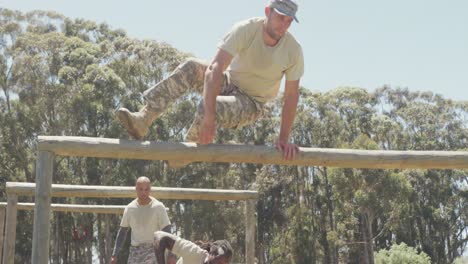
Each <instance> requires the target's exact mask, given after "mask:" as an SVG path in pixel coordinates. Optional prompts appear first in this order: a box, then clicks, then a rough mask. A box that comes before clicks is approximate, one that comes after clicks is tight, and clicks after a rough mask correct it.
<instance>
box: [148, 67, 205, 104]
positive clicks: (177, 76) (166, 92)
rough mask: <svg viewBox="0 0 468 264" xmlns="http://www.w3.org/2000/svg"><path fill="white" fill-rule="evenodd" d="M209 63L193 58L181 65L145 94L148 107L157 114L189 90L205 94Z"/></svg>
mask: <svg viewBox="0 0 468 264" xmlns="http://www.w3.org/2000/svg"><path fill="white" fill-rule="evenodd" d="M207 67H208V63H207V62H205V61H203V60H199V59H195V58H191V59H188V60H187V61H185V62H184V63H182V64H180V65H179V66H178V67H177V68H176V69H175V70H174V71H173V72H172V73H171V75H170V76H169V77H168V78H166V79H164V80H162V81H160V82H159V83H158V84H156V85H155V86H153V87H151V88H149V89H148V90H146V91H145V92H144V93H143V96H144V98H145V102H146V105H147V106H148V107H149V108H150V109H151V111H153V112H156V113H162V112H164V111H165V110H166V109H167V108H168V107H170V106H171V105H172V104H173V103H174V101H175V100H177V99H178V98H179V97H181V96H182V95H184V94H185V93H186V92H188V91H189V90H192V89H194V90H196V91H198V92H200V93H202V92H203V83H204V78H205V71H206V68H207Z"/></svg>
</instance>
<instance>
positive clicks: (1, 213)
mask: <svg viewBox="0 0 468 264" xmlns="http://www.w3.org/2000/svg"><path fill="white" fill-rule="evenodd" d="M4 230H5V206H0V263H3V262H2V260H3V254H2V253H3V241H4V238H5V235H4V234H5V233H4Z"/></svg>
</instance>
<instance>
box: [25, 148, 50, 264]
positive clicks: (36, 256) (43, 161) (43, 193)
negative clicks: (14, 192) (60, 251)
mask: <svg viewBox="0 0 468 264" xmlns="http://www.w3.org/2000/svg"><path fill="white" fill-rule="evenodd" d="M54 157H55V154H54V153H52V152H48V151H39V152H38V156H37V165H36V206H35V209H34V229H33V248H32V259H31V263H33V264H47V263H48V262H49V238H50V197H51V188H52V173H53V167H54V165H53V162H54Z"/></svg>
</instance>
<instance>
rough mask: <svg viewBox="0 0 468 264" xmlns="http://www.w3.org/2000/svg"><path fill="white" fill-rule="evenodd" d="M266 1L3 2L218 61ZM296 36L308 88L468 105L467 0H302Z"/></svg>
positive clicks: (1, 2) (0, 3) (2, 3)
mask: <svg viewBox="0 0 468 264" xmlns="http://www.w3.org/2000/svg"><path fill="white" fill-rule="evenodd" d="M265 4H266V0H234V1H226V0H196V1H194V0H183V1H182V0H165V1H162V0H138V1H128V0H125V1H124V0H78V1H64V0H40V1H37V0H8V1H7V0H0V7H4V8H8V9H15V10H20V11H23V12H24V11H31V10H34V9H40V10H54V11H57V12H59V13H62V14H64V15H66V16H68V17H73V18H85V19H89V20H93V21H97V22H106V23H108V24H109V25H111V26H112V28H122V29H124V30H125V31H126V32H127V33H128V35H129V36H131V37H135V38H139V39H154V40H159V41H165V42H168V43H170V44H171V45H173V46H174V47H176V48H178V49H179V50H182V51H185V52H190V53H192V54H193V55H195V56H197V57H200V58H204V59H207V60H210V59H211V57H212V56H213V55H214V53H215V51H216V43H217V42H218V41H219V39H220V38H221V37H222V36H223V35H224V34H225V33H226V32H227V31H228V30H229V29H230V28H231V26H232V24H233V23H235V22H237V21H240V20H243V19H247V18H249V17H253V16H263V15H264V11H263V10H264V6H265ZM299 4H300V7H299V12H298V18H299V21H300V23H299V24H295V23H294V24H293V25H292V27H291V29H290V31H291V32H292V33H293V34H294V35H295V37H296V38H297V39H298V40H299V41H300V42H301V44H302V47H303V50H304V55H305V65H306V70H305V74H304V77H303V79H302V82H301V84H302V85H303V86H305V87H307V88H310V89H313V90H320V91H328V90H331V89H333V88H336V87H338V86H355V87H362V88H366V89H369V90H373V89H375V88H378V87H381V86H382V85H390V86H391V87H407V88H409V89H410V90H413V91H416V90H424V91H433V92H435V93H440V94H442V95H444V96H445V97H447V98H452V99H456V100H468V31H467V26H468V15H467V14H468V1H467V0H448V1H442V0H410V1H408V0H392V1H375V0H353V1H346V0H341V1H340V0H322V1H318V0H299Z"/></svg>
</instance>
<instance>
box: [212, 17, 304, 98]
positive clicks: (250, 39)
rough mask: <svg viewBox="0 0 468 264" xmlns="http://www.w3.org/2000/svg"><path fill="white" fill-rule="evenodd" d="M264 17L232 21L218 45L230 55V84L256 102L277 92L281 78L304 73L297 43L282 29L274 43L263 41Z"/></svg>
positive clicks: (272, 96)
mask: <svg viewBox="0 0 468 264" xmlns="http://www.w3.org/2000/svg"><path fill="white" fill-rule="evenodd" d="M264 22H265V18H251V19H248V20H245V21H242V22H239V23H237V24H236V25H234V27H233V28H232V30H231V31H230V32H229V33H228V34H227V35H226V36H225V37H224V38H223V39H222V40H221V41H220V43H219V44H218V48H220V49H222V50H224V51H226V52H228V53H229V54H231V55H232V56H233V60H232V62H231V65H230V66H229V67H228V69H227V74H228V76H229V77H230V79H231V82H232V84H234V85H235V86H237V87H238V88H239V89H240V90H241V91H243V92H245V93H246V94H248V95H250V96H251V97H253V98H254V99H255V100H257V101H259V102H262V103H263V102H267V101H270V100H272V99H274V98H275V97H276V95H277V94H278V91H279V88H280V83H281V79H282V78H283V76H286V81H296V80H299V79H300V78H301V77H302V75H303V74H304V57H303V54H302V48H301V45H300V44H299V43H298V42H297V41H296V39H295V38H294V37H293V36H292V35H291V34H290V33H289V32H286V33H285V34H284V36H283V37H282V38H281V39H280V40H279V42H278V43H277V44H276V45H275V46H274V47H270V46H267V45H266V44H265V43H264V41H263V24H264Z"/></svg>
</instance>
